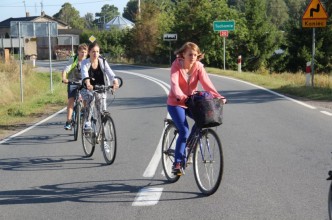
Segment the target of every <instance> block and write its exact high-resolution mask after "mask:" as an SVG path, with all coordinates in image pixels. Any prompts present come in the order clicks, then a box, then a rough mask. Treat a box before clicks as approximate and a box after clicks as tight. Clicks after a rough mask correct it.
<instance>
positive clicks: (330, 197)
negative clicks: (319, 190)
mask: <svg viewBox="0 0 332 220" xmlns="http://www.w3.org/2000/svg"><path fill="white" fill-rule="evenodd" d="M328 208H329V219H330V220H332V182H331V184H330V189H329V195H328Z"/></svg>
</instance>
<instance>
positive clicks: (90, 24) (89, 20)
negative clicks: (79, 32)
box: [84, 13, 97, 29]
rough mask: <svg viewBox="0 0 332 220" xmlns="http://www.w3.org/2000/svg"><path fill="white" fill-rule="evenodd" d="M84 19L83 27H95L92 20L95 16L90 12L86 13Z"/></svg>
mask: <svg viewBox="0 0 332 220" xmlns="http://www.w3.org/2000/svg"><path fill="white" fill-rule="evenodd" d="M84 19H85V28H88V29H92V28H95V27H97V25H96V24H95V22H94V20H95V18H94V16H93V14H92V13H86V15H85V16H84Z"/></svg>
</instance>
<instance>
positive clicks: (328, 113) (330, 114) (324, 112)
mask: <svg viewBox="0 0 332 220" xmlns="http://www.w3.org/2000/svg"><path fill="white" fill-rule="evenodd" d="M320 112H321V113H323V114H325V115H328V116H332V113H331V112H327V111H320Z"/></svg>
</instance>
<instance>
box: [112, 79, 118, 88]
mask: <svg viewBox="0 0 332 220" xmlns="http://www.w3.org/2000/svg"><path fill="white" fill-rule="evenodd" d="M118 88H119V82H118V80H117V79H114V80H113V91H115V90H116V89H118Z"/></svg>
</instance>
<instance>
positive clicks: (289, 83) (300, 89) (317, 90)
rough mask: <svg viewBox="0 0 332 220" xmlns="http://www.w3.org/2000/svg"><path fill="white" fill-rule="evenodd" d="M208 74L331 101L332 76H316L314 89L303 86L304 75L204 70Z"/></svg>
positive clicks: (312, 98) (300, 96)
mask: <svg viewBox="0 0 332 220" xmlns="http://www.w3.org/2000/svg"><path fill="white" fill-rule="evenodd" d="M206 69H207V71H208V72H209V73H213V74H218V75H224V76H229V77H233V78H237V79H241V80H244V81H246V82H251V83H254V84H256V85H259V86H263V87H265V88H268V89H271V90H273V91H276V92H279V93H281V94H285V95H289V96H293V97H299V98H304V99H309V100H320V101H332V74H316V75H315V77H314V79H315V80H314V85H315V86H314V87H311V86H305V81H306V79H305V74H303V73H296V74H294V73H282V74H258V73H251V72H236V71H227V70H226V71H225V70H221V69H217V68H209V67H207V68H206Z"/></svg>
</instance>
